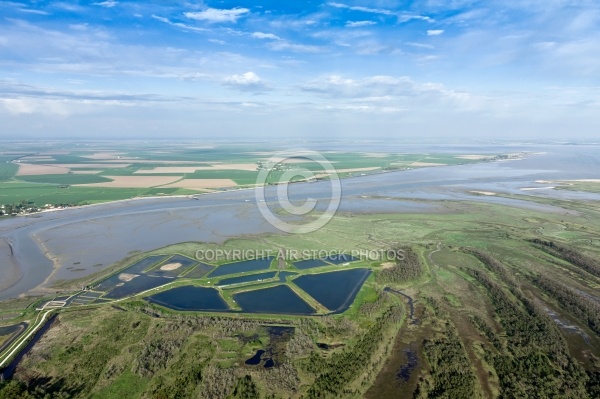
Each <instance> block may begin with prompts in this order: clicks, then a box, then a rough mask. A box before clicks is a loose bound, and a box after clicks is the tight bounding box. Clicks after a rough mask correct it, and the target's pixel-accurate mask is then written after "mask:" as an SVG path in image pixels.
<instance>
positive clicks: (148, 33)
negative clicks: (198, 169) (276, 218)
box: [0, 0, 600, 139]
mask: <svg viewBox="0 0 600 399" xmlns="http://www.w3.org/2000/svg"><path fill="white" fill-rule="evenodd" d="M599 54H600V3H598V1H597V0H573V1H568V0H502V1H501V0H485V1H478V0H423V1H408V0H403V1H401V0H347V1H344V0H336V1H331V2H328V1H315V0H302V1H301V0H294V1H283V0H277V1H276V0H262V1H254V2H250V1H243V0H238V1H228V0H224V1H212V0H206V1H177V0H175V1H152V2H142V1H127V0H123V1H116V0H114V1H113V0H107V1H101V0H100V1H53V0H40V1H28V2H18V1H14V2H13V1H0V138H26V137H27V138H28V137H32V138H33V137H51V136H61V137H100V138H109V137H138V138H144V137H148V138H149V137H165V138H176V137H186V138H198V139H202V138H263V137H265V138H267V137H279V138H284V139H285V138H292V137H310V138H332V139H342V138H354V137H374V138H415V137H448V138H456V137H465V138H469V137H485V138H497V139H503V138H554V139H560V138H574V137H584V138H585V137H587V138H591V137H598V136H599V133H600V56H599Z"/></svg>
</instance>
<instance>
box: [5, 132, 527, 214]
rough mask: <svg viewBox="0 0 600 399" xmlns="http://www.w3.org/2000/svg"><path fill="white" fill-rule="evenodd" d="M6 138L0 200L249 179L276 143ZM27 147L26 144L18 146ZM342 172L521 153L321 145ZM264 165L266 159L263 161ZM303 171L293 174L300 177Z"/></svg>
mask: <svg viewBox="0 0 600 399" xmlns="http://www.w3.org/2000/svg"><path fill="white" fill-rule="evenodd" d="M31 145H32V144H31V143H30V144H29V146H25V145H24V144H20V143H17V142H11V143H6V145H4V147H3V151H4V152H2V153H0V204H16V203H22V202H24V203H29V204H30V205H31V206H34V207H35V206H37V207H40V206H42V205H45V204H53V205H65V204H68V205H71V206H72V205H83V204H91V203H99V202H107V201H115V200H122V199H129V198H134V197H145V196H168V195H193V194H198V193H206V192H211V191H214V190H228V189H234V188H245V187H254V186H255V185H256V184H257V179H258V177H259V173H260V169H261V168H262V167H263V166H262V165H263V164H264V162H266V161H267V160H268V159H269V158H270V157H271V156H272V155H273V154H275V153H276V152H277V151H278V150H279V149H278V148H277V147H276V146H273V147H271V148H265V146H264V145H263V144H261V145H260V146H259V145H258V144H255V145H247V146H243V147H242V146H239V145H226V144H211V145H206V144H204V145H199V144H197V143H189V144H180V145H174V144H165V145H164V146H161V145H159V144H157V143H152V144H149V143H143V142H139V143H137V142H136V143H129V142H127V143H123V144H119V145H115V144H106V143H87V144H86V145H85V146H82V145H79V144H76V143H68V142H59V143H48V144H45V145H43V144H37V145H34V146H33V147H31ZM24 148H26V149H27V151H25V150H24ZM323 155H324V156H325V157H326V158H327V159H328V160H329V161H330V162H331V164H332V165H333V168H334V169H335V171H337V173H338V175H339V176H340V177H342V178H343V177H349V176H354V175H359V174H368V173H379V172H382V171H388V170H398V169H412V168H421V167H439V166H445V165H456V164H465V163H476V162H485V161H491V160H497V159H499V157H503V156H504V157H508V156H510V157H519V156H522V155H523V154H512V155H501V154H490V155H464V154H396V153H368V152H364V153H360V152H331V151H330V152H323ZM267 166H268V167H272V165H271V166H269V165H267ZM281 167H282V168H283V169H281V170H273V171H272V172H271V173H269V174H268V176H267V180H266V183H267V184H276V183H278V182H279V181H280V180H281V178H282V176H283V175H284V171H285V170H308V171H312V172H313V173H314V176H315V178H317V179H326V178H329V176H330V174H331V173H333V172H334V170H324V169H323V167H322V166H321V165H319V164H318V163H316V162H314V161H310V160H307V159H305V158H302V157H298V158H292V159H289V160H286V161H285V162H284V165H283V166H281ZM302 179H304V178H303V177H301V176H296V177H293V178H292V180H296V181H298V180H302Z"/></svg>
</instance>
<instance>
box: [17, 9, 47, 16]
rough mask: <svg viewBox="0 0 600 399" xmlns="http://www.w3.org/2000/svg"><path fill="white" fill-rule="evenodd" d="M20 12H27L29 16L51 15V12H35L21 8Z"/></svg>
mask: <svg viewBox="0 0 600 399" xmlns="http://www.w3.org/2000/svg"><path fill="white" fill-rule="evenodd" d="M19 11H21V12H26V13H28V14H38V15H50V13H49V12H46V11H42V10H33V9H31V8H19Z"/></svg>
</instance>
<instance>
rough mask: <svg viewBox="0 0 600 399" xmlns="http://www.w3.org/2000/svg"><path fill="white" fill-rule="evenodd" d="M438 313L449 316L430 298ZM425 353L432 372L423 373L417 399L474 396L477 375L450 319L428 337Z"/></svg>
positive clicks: (424, 343)
mask: <svg viewBox="0 0 600 399" xmlns="http://www.w3.org/2000/svg"><path fill="white" fill-rule="evenodd" d="M428 302H430V303H431V304H433V306H432V307H431V308H432V309H433V311H434V313H435V316H436V317H439V316H441V315H445V316H447V314H446V313H445V312H443V313H441V312H440V311H439V309H440V307H439V305H437V303H436V302H435V300H429V301H428ZM422 347H423V353H424V354H425V357H426V358H427V362H428V363H429V368H430V370H429V374H428V375H427V376H426V377H421V378H420V379H419V383H418V384H417V388H416V389H415V392H414V394H413V398H415V399H425V398H447V399H453V398H456V399H462V398H472V397H474V394H475V375H474V374H473V370H472V369H471V363H470V362H469V359H468V358H467V355H466V352H465V348H464V347H463V345H462V343H461V341H460V338H459V336H458V332H457V331H456V328H455V327H454V326H453V325H452V324H451V323H450V322H449V321H448V320H446V322H445V324H444V325H443V331H442V334H441V335H440V336H437V337H436V338H434V339H431V340H424V341H423V344H422Z"/></svg>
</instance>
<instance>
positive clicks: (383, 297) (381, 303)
mask: <svg viewBox="0 0 600 399" xmlns="http://www.w3.org/2000/svg"><path fill="white" fill-rule="evenodd" d="M389 301H390V294H389V293H388V292H386V291H383V290H381V291H378V292H377V299H376V300H375V301H373V302H363V303H362V304H361V305H360V307H359V308H358V311H359V312H360V313H361V314H362V315H364V316H367V317H373V316H374V315H376V314H378V313H379V312H380V311H381V310H382V309H383V308H384V307H385V306H386V305H388V304H389Z"/></svg>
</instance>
